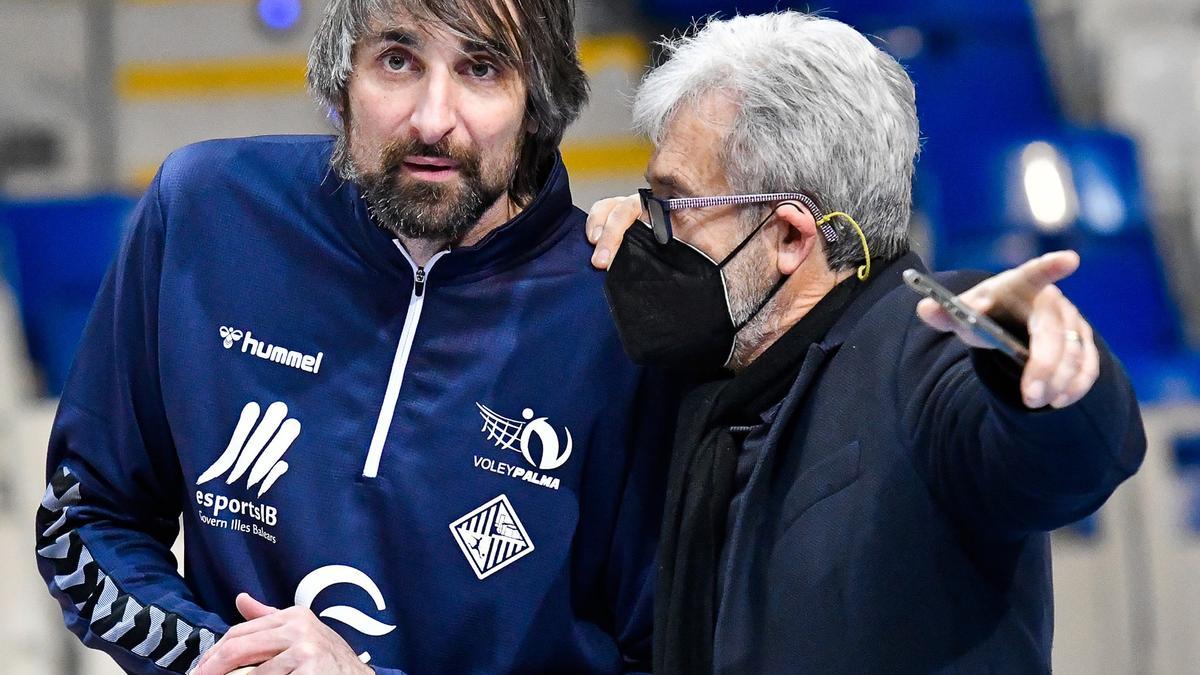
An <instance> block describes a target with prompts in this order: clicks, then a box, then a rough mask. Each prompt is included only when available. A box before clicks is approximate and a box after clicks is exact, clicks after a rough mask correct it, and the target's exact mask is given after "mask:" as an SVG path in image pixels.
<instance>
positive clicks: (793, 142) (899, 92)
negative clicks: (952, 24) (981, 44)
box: [633, 11, 918, 270]
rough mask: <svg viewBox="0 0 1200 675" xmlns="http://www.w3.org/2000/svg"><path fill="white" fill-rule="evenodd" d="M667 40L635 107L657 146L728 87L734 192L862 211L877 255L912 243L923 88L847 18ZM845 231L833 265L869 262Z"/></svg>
mask: <svg viewBox="0 0 1200 675" xmlns="http://www.w3.org/2000/svg"><path fill="white" fill-rule="evenodd" d="M661 44H662V46H663V47H664V49H665V54H666V60H665V62H663V63H662V64H661V65H659V66H658V67H657V68H654V69H653V70H651V71H650V72H649V73H648V74H647V75H646V77H645V78H644V79H643V80H642V84H641V86H640V87H639V89H638V92H637V96H636V99H635V101H634V111H633V115H634V124H635V126H636V127H637V128H638V129H639V130H640V131H641V132H642V133H644V134H646V135H647V136H649V137H650V139H651V140H652V141H653V142H654V143H655V144H658V143H659V142H660V141H661V139H662V135H663V133H664V132H665V130H666V127H667V125H668V124H669V123H670V121H671V118H672V117H673V116H674V115H675V114H676V113H677V112H678V111H679V110H680V109H681V108H682V107H684V106H689V105H690V106H694V105H695V104H696V103H697V102H698V101H699V100H700V99H701V98H702V97H704V96H705V95H707V94H709V93H711V92H720V93H722V94H724V95H726V96H728V97H730V99H731V100H732V101H734V102H735V103H736V104H737V105H738V111H737V113H736V115H735V117H734V120H733V123H732V125H731V128H730V129H729V130H728V132H727V133H726V136H725V139H724V147H723V148H722V150H721V158H722V160H723V162H724V164H725V166H726V167H728V168H727V174H726V178H727V180H728V182H729V185H730V187H731V188H732V189H734V190H735V191H737V192H739V193H763V192H804V193H806V194H809V195H811V196H812V197H813V198H814V200H815V201H816V202H817V204H818V205H819V206H820V207H821V208H822V209H824V210H825V211H826V212H833V211H843V212H846V213H848V214H850V215H851V216H853V217H854V219H855V220H856V221H858V223H859V224H860V225H861V226H862V229H863V231H864V233H865V234H866V237H867V241H868V242H869V244H870V247H871V257H872V258H882V259H886V258H891V257H894V256H896V255H899V254H901V253H903V252H905V251H907V250H908V220H909V215H910V209H911V201H912V177H913V162H914V159H915V157H916V154H917V149H918V128H917V112H916V100H915V99H916V96H915V93H914V90H913V84H912V81H911V80H910V79H909V77H908V74H907V73H905V71H904V69H903V67H901V66H900V64H899V63H897V62H896V61H895V59H893V58H892V57H891V56H889V55H887V54H885V53H884V52H882V51H881V50H879V49H878V48H876V47H875V46H874V45H872V44H871V43H870V42H869V41H868V40H867V39H866V38H865V37H864V36H863V35H862V34H861V33H859V32H858V31H856V30H854V29H853V28H851V27H850V26H847V25H846V24H844V23H841V22H839V21H834V20H832V19H826V18H821V17H817V16H812V15H808V14H803V13H800V12H794V11H785V12H776V13H773V14H763V15H757V16H737V17H734V18H732V19H728V20H710V21H708V22H707V23H705V24H704V25H703V26H697V27H696V28H694V29H693V30H692V31H690V33H689V34H685V35H682V36H679V37H675V38H669V39H666V40H665V41H664V42H662V43H661ZM834 225H838V223H836V222H835V223H834ZM838 231H839V233H840V234H841V236H840V237H839V239H838V241H837V242H836V243H833V244H828V243H826V245H825V254H826V257H827V258H828V262H829V267H830V268H831V269H833V270H842V269H847V268H850V267H853V266H854V265H856V264H859V263H861V262H862V261H863V260H864V254H863V249H862V243H861V241H860V239H859V237H858V235H857V234H856V233H854V232H853V230H852V229H851V228H850V227H849V226H848V225H847V227H843V228H839V229H838Z"/></svg>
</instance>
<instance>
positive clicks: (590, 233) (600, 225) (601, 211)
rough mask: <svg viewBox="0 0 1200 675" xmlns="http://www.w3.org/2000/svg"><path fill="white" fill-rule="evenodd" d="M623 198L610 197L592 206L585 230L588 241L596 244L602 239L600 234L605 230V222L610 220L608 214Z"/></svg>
mask: <svg viewBox="0 0 1200 675" xmlns="http://www.w3.org/2000/svg"><path fill="white" fill-rule="evenodd" d="M621 199H623V197H609V198H607V199H601V200H600V201H598V202H596V203H595V204H592V208H591V209H588V217H587V224H586V225H585V226H584V229H585V230H586V231H587V238H588V241H590V242H591V243H593V244H595V243H596V242H597V241H598V240H599V239H600V233H601V232H602V231H603V230H604V221H606V220H608V214H609V213H611V212H612V210H613V208H615V207H616V205H617V203H619V202H620V201H621Z"/></svg>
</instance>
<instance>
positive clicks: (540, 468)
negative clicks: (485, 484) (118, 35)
mask: <svg viewBox="0 0 1200 675" xmlns="http://www.w3.org/2000/svg"><path fill="white" fill-rule="evenodd" d="M475 407H477V408H478V409H479V416H480V417H482V418H483V427H482V428H481V429H480V432H481V433H483V434H484V436H486V438H487V440H489V441H491V442H492V445H493V446H494V447H497V448H502V449H504V450H509V451H511V452H513V453H515V454H518V455H520V456H521V458H522V459H524V460H525V464H526V466H520V465H518V464H515V463H509V462H506V461H497V460H496V459H495V458H492V457H483V456H480V455H475V467H476V468H478V469H482V470H484V471H490V472H492V473H498V474H502V475H505V476H508V477H510V478H515V479H518V480H523V481H525V482H527V483H533V484H534V485H539V486H541V487H544V488H549V489H551V490H557V489H558V488H559V483H560V481H559V479H558V478H557V477H555V476H553V475H551V474H549V473H547V472H549V471H554V470H555V469H559V468H561V467H562V466H563V465H564V464H566V463H567V460H568V459H570V458H571V452H572V450H574V447H575V441H574V439H573V438H572V437H571V430H570V429H567V428H566V427H564V428H563V430H562V431H563V433H564V434H565V440H564V438H563V437H560V436H559V433H558V431H557V430H555V428H554V427H553V425H551V424H550V422H549V420H548V419H547V418H545V417H535V415H534V412H533V410H532V409H531V408H525V409H524V410H523V411H522V412H521V418H522V419H519V420H517V419H512V418H509V417H505V416H504V415H501V414H499V413H497V412H496V411H494V410H492V409H491V408H489V407H487V406H486V405H483V404H482V403H476V404H475ZM527 467H532V468H527Z"/></svg>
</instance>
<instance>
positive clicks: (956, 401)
mask: <svg viewBox="0 0 1200 675" xmlns="http://www.w3.org/2000/svg"><path fill="white" fill-rule="evenodd" d="M912 322H913V323H911V324H910V326H909V329H908V331H907V336H908V337H907V340H906V345H905V349H904V354H903V357H902V360H901V362H900V363H901V364H902V365H901V366H900V368H901V377H900V378H898V386H899V391H897V392H896V396H897V399H898V400H900V401H902V402H904V403H903V409H904V413H903V418H904V426H905V429H906V430H907V431H908V432H909V433H910V439H909V441H910V443H911V448H912V451H913V453H914V455H915V459H916V462H917V468H918V470H919V471H921V472H922V473H923V474H924V475H925V478H926V480H927V482H928V483H929V485H930V486H931V489H932V490H933V492H934V493H935V494H936V495H937V497H938V499H939V500H940V501H941V502H942V503H943V505H944V506H945V507H946V508H947V509H949V510H950V512H951V513H952V515H953V516H954V517H955V518H957V519H958V520H960V521H961V522H963V523H965V524H967V525H968V526H971V527H974V528H976V529H978V530H981V532H982V533H984V534H989V535H994V536H1000V537H1004V538H1014V537H1019V536H1022V535H1024V534H1026V533H1029V532H1035V531H1049V530H1052V529H1054V528H1057V527H1061V526H1063V525H1067V524H1069V523H1072V522H1074V521H1076V520H1078V519H1080V518H1082V517H1084V516H1086V515H1088V514H1090V513H1092V512H1094V511H1095V510H1096V509H1098V508H1099V507H1100V506H1101V505H1102V504H1103V503H1104V502H1105V500H1107V499H1108V497H1109V495H1111V494H1112V492H1113V490H1115V489H1116V487H1117V485H1119V484H1120V483H1121V482H1122V481H1124V480H1125V479H1126V478H1128V477H1129V476H1131V475H1133V473H1134V472H1135V471H1137V468H1138V466H1139V465H1140V463H1141V461H1142V457H1143V456H1144V454H1145V450H1146V438H1145V432H1144V430H1143V428H1142V420H1141V413H1140V411H1139V408H1138V404H1137V399H1136V397H1135V396H1134V393H1133V389H1132V387H1131V386H1130V384H1129V379H1128V377H1127V376H1126V375H1125V373H1124V371H1123V370H1122V368H1121V366H1120V364H1119V363H1118V361H1117V360H1116V358H1115V357H1114V356H1113V354H1112V352H1111V351H1109V349H1108V347H1107V346H1106V345H1105V344H1104V343H1103V341H1101V340H1100V339H1099V338H1097V347H1098V348H1099V352H1100V375H1099V377H1098V379H1097V380H1096V382H1095V384H1094V385H1093V386H1092V388H1091V390H1090V391H1089V392H1088V393H1087V394H1086V395H1085V396H1084V397H1083V398H1082V399H1080V400H1079V401H1078V402H1076V403H1075V404H1073V405H1071V406H1068V407H1066V408H1063V409H1059V410H1056V409H1053V408H1048V407H1047V408H1041V409H1038V410H1030V409H1028V408H1026V407H1025V406H1024V404H1023V402H1022V400H1021V396H1020V387H1019V385H1020V370H1019V368H1018V367H1017V366H1016V364H1015V363H1011V362H1009V361H1008V360H1007V358H1006V357H1004V356H1002V355H1000V354H999V353H998V352H994V351H992V350H969V349H967V348H966V346H965V345H964V344H963V343H962V342H961V341H959V340H958V339H957V338H955V337H954V336H952V335H951V334H942V333H937V332H935V331H933V330H932V329H929V328H927V327H925V326H924V324H921V323H920V322H919V319H917V318H916V317H915V316H914V317H913V319H912Z"/></svg>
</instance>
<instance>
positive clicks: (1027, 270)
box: [1014, 251, 1079, 293]
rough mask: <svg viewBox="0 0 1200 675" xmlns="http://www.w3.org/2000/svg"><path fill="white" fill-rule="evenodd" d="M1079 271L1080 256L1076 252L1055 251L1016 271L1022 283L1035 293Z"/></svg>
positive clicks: (1030, 261) (1027, 263) (1028, 262)
mask: <svg viewBox="0 0 1200 675" xmlns="http://www.w3.org/2000/svg"><path fill="white" fill-rule="evenodd" d="M1077 269H1079V254H1078V253H1076V252H1075V251H1053V252H1051V253H1046V254H1045V255H1041V256H1038V257H1036V258H1034V259H1033V260H1029V261H1027V262H1025V263H1024V264H1023V265H1021V266H1019V267H1017V268H1016V269H1015V270H1014V271H1015V272H1016V273H1017V277H1018V278H1019V280H1020V282H1021V283H1023V284H1026V285H1028V287H1029V289H1030V290H1031V291H1033V292H1035V293H1036V292H1037V291H1040V290H1041V289H1042V288H1044V287H1046V286H1049V285H1050V284H1055V283H1058V282H1059V281H1061V280H1063V279H1065V278H1067V277H1069V276H1071V275H1072V274H1073V273H1074V272H1075V270H1077Z"/></svg>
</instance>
